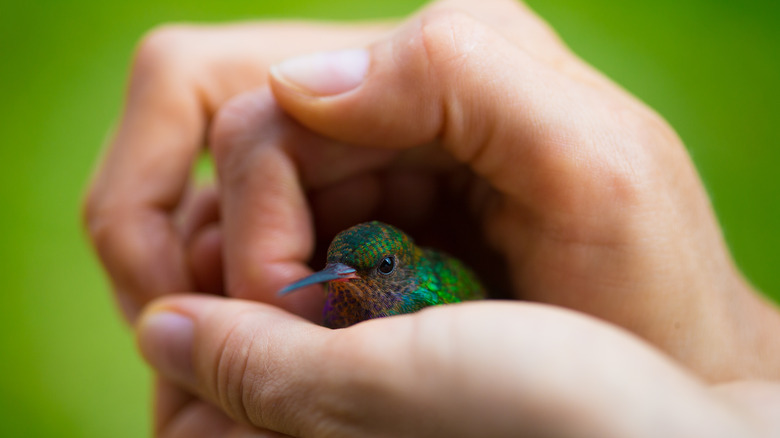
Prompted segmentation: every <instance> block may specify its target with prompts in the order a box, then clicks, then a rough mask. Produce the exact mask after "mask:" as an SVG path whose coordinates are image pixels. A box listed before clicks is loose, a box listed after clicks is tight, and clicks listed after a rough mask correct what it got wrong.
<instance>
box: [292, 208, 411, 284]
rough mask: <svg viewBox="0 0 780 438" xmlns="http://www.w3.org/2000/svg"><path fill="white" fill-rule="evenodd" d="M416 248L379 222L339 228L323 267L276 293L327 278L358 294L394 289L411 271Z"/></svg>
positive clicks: (399, 231) (403, 236)
mask: <svg viewBox="0 0 780 438" xmlns="http://www.w3.org/2000/svg"><path fill="white" fill-rule="evenodd" d="M418 257H419V250H418V249H417V247H416V246H415V245H414V242H413V241H412V239H411V237H409V236H408V235H407V234H406V233H404V232H403V231H401V230H399V229H397V228H395V227H393V226H391V225H387V224H384V223H382V222H376V221H374V222H366V223H362V224H359V225H355V226H354V227H352V228H349V229H347V230H344V231H342V232H341V233H339V234H338V235H336V237H335V238H334V239H333V241H332V242H331V244H330V247H329V248H328V257H327V264H326V265H325V269H323V270H321V271H319V272H315V273H314V274H312V275H310V276H308V277H305V278H303V279H301V280H299V281H296V282H295V283H293V284H291V285H289V286H287V287H285V288H284V289H282V290H281V291H280V292H279V293H280V294H286V293H288V292H291V291H293V290H295V289H298V288H301V287H304V286H309V285H311V284H315V283H325V282H328V283H330V284H331V285H332V287H336V288H339V289H341V288H346V289H348V290H351V291H352V292H353V294H352V295H356V296H361V295H363V292H364V291H365V290H366V289H371V290H373V291H377V290H384V291H393V290H396V289H397V287H395V286H396V285H400V284H402V283H404V282H405V281H406V280H407V279H408V278H409V277H410V275H411V274H412V273H413V271H414V263H415V261H416V260H417V258H418Z"/></svg>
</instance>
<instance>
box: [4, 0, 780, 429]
mask: <svg viewBox="0 0 780 438" xmlns="http://www.w3.org/2000/svg"><path fill="white" fill-rule="evenodd" d="M422 3H423V2H421V1H411V0H405V1H398V0H381V1H372V2H367V1H357V0H331V1H328V2H325V1H314V0H295V1H290V0H288V1H284V2H264V1H262V0H255V1H240V0H223V1H220V2H216V1H214V2H207V3H198V2H191V1H183V0H163V1H150V0H138V1H133V2H126V3H109V2H97V1H40V2H37V3H32V2H24V3H23V2H15V3H10V2H7V1H4V2H3V3H2V4H1V5H0V55H2V60H0V97H1V100H0V126H2V130H1V131H0V135H1V136H2V137H0V141H1V143H0V145H1V146H0V166H2V167H3V171H2V172H0V178H1V180H0V193H1V194H2V197H1V198H0V199H1V200H2V212H3V213H2V215H0V225H1V227H0V230H3V231H2V236H3V237H2V244H0V269H2V271H1V272H2V276H0V284H2V285H3V291H2V292H0V296H2V298H0V312H1V313H0V357H1V359H0V436H3V437H17V436H79V437H108V436H111V437H141V436H148V435H149V430H150V426H149V417H148V412H149V410H150V407H149V406H150V404H149V399H150V393H149V389H148V388H149V376H148V373H147V372H146V371H145V369H144V367H143V365H142V364H141V362H140V360H139V359H138V358H137V357H136V354H135V351H134V345H133V340H132V337H131V335H130V333H129V331H128V330H127V329H126V328H125V327H124V326H123V325H122V324H121V323H120V321H119V318H117V316H116V313H115V311H114V307H113V304H112V301H111V299H110V297H109V290H108V287H107V284H106V282H105V280H104V278H103V276H102V274H101V271H100V269H99V267H98V265H97V263H96V262H95V260H94V258H93V257H92V254H91V253H90V250H89V248H88V246H87V245H86V243H85V240H84V238H83V235H82V233H81V231H80V225H79V219H78V216H79V203H80V198H81V195H82V192H83V190H84V185H85V183H86V181H87V179H88V176H89V174H90V171H91V168H92V166H93V164H94V162H95V159H96V156H97V155H98V153H99V150H100V148H101V145H102V144H103V143H104V141H105V139H106V137H107V136H108V135H109V131H110V127H111V125H112V123H113V121H114V120H115V119H116V117H117V114H118V112H119V110H120V108H121V105H122V99H123V92H124V85H125V80H126V72H127V68H128V64H129V62H130V59H131V53H132V51H133V48H134V45H135V43H136V42H137V40H138V39H139V37H140V36H141V35H142V34H143V33H144V32H145V31H146V30H148V29H149V28H151V27H153V26H155V25H157V24H159V23H164V22H169V21H196V22H217V21H226V20H235V19H250V18H263V17H265V18H268V17H296V18H327V19H359V18H377V17H390V16H403V15H406V14H408V13H409V12H411V11H413V10H414V9H416V8H418V7H419V6H420V5H421V4H422ZM530 3H531V6H533V7H534V9H536V10H537V11H538V12H539V13H540V14H541V15H542V16H543V17H545V18H546V19H547V20H548V21H550V22H551V23H552V24H553V26H554V27H555V28H556V29H557V30H558V31H559V33H560V34H561V35H562V36H563V38H564V39H565V40H566V41H567V42H568V43H569V44H570V45H571V46H572V47H573V48H574V50H575V51H576V52H578V53H579V54H580V55H581V56H583V57H584V58H585V59H586V60H588V61H590V62H591V63H592V64H594V65H595V66H596V67H598V68H600V69H601V70H603V71H605V72H606V73H607V74H608V75H609V76H611V77H612V78H613V79H615V80H616V81H617V82H619V83H620V84H622V85H623V86H624V87H625V88H627V89H628V90H630V91H631V92H633V93H634V94H636V95H638V96H639V97H640V98H642V99H644V100H645V101H646V102H648V103H649V104H650V105H651V106H653V107H654V108H656V109H657V110H658V111H659V112H660V113H661V114H663V115H664V116H665V117H666V118H667V119H668V120H669V121H670V122H671V124H672V125H673V126H674V127H675V128H676V129H677V130H678V132H679V133H680V135H681V137H682V138H683V140H684V141H685V142H686V144H687V145H688V147H689V149H690V151H691V154H692V156H693V158H694V160H695V162H696V164H697V166H698V168H699V171H700V172H701V174H702V177H703V178H704V181H705V184H706V186H707V188H708V190H709V192H710V194H711V196H712V199H713V202H714V205H715V208H716V210H717V213H718V217H719V219H720V221H721V223H722V224H723V228H724V230H725V234H726V238H727V240H728V243H729V245H730V247H731V249H732V251H733V254H734V257H735V259H736V261H737V263H738V264H739V266H740V268H741V269H742V270H743V271H744V272H745V274H746V275H747V277H748V278H749V279H750V280H751V281H752V282H753V283H754V284H755V285H756V286H757V287H758V288H760V289H762V290H764V291H765V292H766V293H767V294H768V295H769V296H772V297H774V298H775V299H778V298H779V297H780V275H778V274H777V270H776V266H777V261H776V260H777V259H776V258H775V253H776V249H777V248H778V246H780V232H778V230H777V225H778V224H780V205H779V204H778V202H777V201H778V200H780V196H778V195H779V193H778V191H780V183H779V182H778V181H777V177H776V167H777V163H778V160H779V159H780V152H778V146H780V133H779V132H780V131H779V129H780V123H778V117H779V116H780V106H779V105H780V104H779V102H780V81H779V79H780V73H779V72H780V50H779V49H778V47H780V26H778V24H777V23H778V19H780V6H778V5H780V2H777V1H753V2H751V1H747V2H745V1H736V0H686V1H682V2H680V1H672V0H657V1H654V2H619V1H609V0H593V1H587V2H585V1H575V0H548V1H541V0H532V1H531V2H530Z"/></svg>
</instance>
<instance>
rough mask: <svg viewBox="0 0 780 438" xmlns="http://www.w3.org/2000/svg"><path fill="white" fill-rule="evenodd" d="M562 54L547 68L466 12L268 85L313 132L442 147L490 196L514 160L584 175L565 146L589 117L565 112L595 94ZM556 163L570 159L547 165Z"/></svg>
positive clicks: (447, 14) (325, 58)
mask: <svg viewBox="0 0 780 438" xmlns="http://www.w3.org/2000/svg"><path fill="white" fill-rule="evenodd" d="M532 43H533V42H531V43H530V44H532ZM561 53H566V55H565V56H564V55H562V56H564V57H565V59H563V60H561V61H560V63H559V65H557V66H552V65H549V64H550V63H549V61H544V60H541V59H538V58H537V57H534V56H532V55H531V54H530V53H529V52H528V51H527V50H525V49H523V48H522V47H521V46H518V45H515V44H514V43H513V42H511V41H509V40H508V39H506V38H505V37H504V36H502V35H501V34H499V33H498V32H495V31H494V30H493V29H492V28H490V27H488V26H487V25H485V24H483V23H482V22H479V21H477V20H476V19H474V18H472V17H471V16H470V15H467V14H465V13H462V12H458V11H451V10H444V11H443V10H433V11H426V12H423V13H422V14H421V15H420V16H418V17H416V18H414V19H412V21H410V22H408V23H407V24H406V25H405V26H403V27H401V28H400V30H399V31H398V32H396V33H395V34H394V35H392V36H390V37H389V38H387V39H386V40H383V41H380V42H378V43H376V44H374V45H372V46H371V47H369V48H368V49H356V50H347V51H338V52H324V53H316V54H313V55H308V56H303V57H298V58H292V59H289V60H287V61H284V62H282V63H280V64H277V65H276V66H274V67H273V68H272V69H271V82H270V83H271V86H272V89H273V92H274V94H275V96H276V98H277V100H278V102H279V104H280V105H281V106H282V107H283V108H284V109H285V110H286V111H287V112H288V113H289V114H291V115H292V116H293V117H294V118H296V119H297V120H298V121H299V122H301V123H302V124H304V125H305V126H307V127H308V128H309V129H312V130H314V131H316V132H318V133H320V134H324V135H326V136H329V137H332V138H335V139H338V140H340V141H344V142H348V143H354V144H364V145H374V146H385V147H411V146H415V145H421V144H426V143H429V142H431V141H440V142H441V143H442V144H443V146H444V148H445V149H446V150H447V151H448V152H449V153H450V154H452V155H453V156H455V157H456V158H458V159H459V160H461V161H463V162H467V163H469V164H470V165H471V167H472V168H473V169H474V170H475V171H476V172H477V173H478V174H480V175H481V176H483V177H486V178H487V179H488V180H489V181H490V182H491V183H492V184H493V185H494V186H495V187H496V188H498V189H502V188H505V189H506V190H517V189H518V188H520V189H522V188H523V187H522V183H523V181H518V179H519V177H518V174H519V173H520V172H519V169H518V163H520V164H521V165H522V166H523V167H524V169H523V170H525V169H528V170H529V171H531V172H539V173H541V172H543V173H544V174H546V175H556V176H557V175H561V172H568V171H569V170H571V169H576V168H578V167H582V166H581V164H582V163H581V159H580V158H581V157H580V158H578V156H580V155H582V154H577V153H576V151H575V148H573V147H572V146H573V145H579V144H580V143H581V142H579V141H578V140H580V139H585V138H590V137H592V136H593V132H592V131H593V130H592V128H591V127H590V126H588V124H590V123H591V122H592V121H594V120H598V117H599V115H598V114H595V113H597V111H592V110H589V111H582V110H580V111H576V117H579V119H578V120H573V119H574V117H575V116H573V115H572V113H574V112H575V111H573V109H577V108H580V107H579V106H578V103H577V102H580V103H586V104H590V105H591V106H594V105H592V104H591V102H592V101H593V100H594V99H593V96H592V95H591V94H592V93H593V92H594V89H590V88H588V87H585V86H583V84H582V83H581V82H580V81H579V80H577V78H576V76H577V74H576V73H572V75H573V76H571V75H569V74H564V73H563V72H562V71H560V70H558V68H560V69H562V70H565V71H566V72H576V71H579V70H578V68H580V67H581V64H580V63H579V61H578V60H577V59H576V58H574V57H573V56H570V55H568V52H565V51H562V52H561ZM573 66H580V67H576V68H575V67H573ZM586 134H587V136H586ZM562 156H563V157H567V156H568V157H570V159H569V160H566V159H557V158H556V159H555V160H550V157H562ZM561 166H566V167H570V168H571V169H569V168H566V169H561V168H560V167H561ZM526 176H527V177H526V178H525V181H531V180H534V181H535V183H536V184H538V183H540V182H541V183H544V182H545V181H544V180H540V179H539V178H533V176H534V175H528V174H527V173H526ZM558 179H559V178H558ZM555 181H556V178H550V179H549V183H551V184H554V183H555Z"/></svg>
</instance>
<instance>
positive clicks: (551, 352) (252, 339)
mask: <svg viewBox="0 0 780 438" xmlns="http://www.w3.org/2000/svg"><path fill="white" fill-rule="evenodd" d="M540 333H543V334H544V335H542V336H540V335H539V334H540ZM138 336H139V343H140V348H141V351H142V353H143V354H144V356H145V358H146V359H147V361H149V362H150V363H151V364H152V365H153V366H154V367H155V369H156V370H158V371H159V372H160V373H162V374H163V375H164V376H166V377H167V378H170V379H173V380H175V381H176V382H178V383H179V384H181V385H183V386H184V387H186V388H190V389H191V390H192V391H194V392H196V393H198V394H200V395H201V396H202V397H203V398H204V399H206V400H208V401H210V402H212V403H214V404H215V405H217V406H219V407H220V408H221V409H222V410H224V411H225V412H226V413H228V414H229V415H230V416H231V417H232V418H234V419H237V420H239V421H241V422H243V423H245V424H252V425H256V426H259V427H262V428H268V429H271V430H274V431H279V432H282V433H287V434H290V435H294V436H320V435H335V436H442V435H446V436H477V435H490V436H518V435H522V434H527V435H531V436H562V437H566V436H572V437H573V436H655V434H656V433H657V431H658V430H659V429H658V427H659V424H661V425H662V428H663V430H664V431H665V432H668V433H667V436H723V437H727V436H750V435H749V433H750V429H749V427H750V425H748V424H746V423H745V418H743V417H742V416H741V415H740V413H739V412H735V411H733V410H732V409H731V406H730V405H728V404H724V403H722V400H720V399H719V398H717V397H714V396H713V394H712V393H711V392H709V391H708V390H707V389H706V388H705V387H704V386H702V385H701V383H699V382H698V381H696V380H695V379H693V378H691V377H690V376H689V375H688V374H687V373H685V372H683V371H681V370H680V368H678V367H677V366H676V365H675V364H673V363H672V362H671V361H670V360H669V359H667V358H666V357H664V356H662V355H660V354H659V353H658V352H657V351H655V350H654V349H652V348H650V347H648V346H647V345H645V344H643V343H641V342H640V341H638V340H637V339H636V338H634V337H631V336H628V335H627V334H625V333H624V332H621V331H618V330H615V329H614V328H612V327H610V326H607V325H606V324H603V323H601V322H598V321H597V320H595V319H592V318H585V317H583V316H580V315H577V314H575V313H573V312H569V311H564V310H560V309H555V308H552V307H548V306H538V305H523V304H509V303H504V304H497V303H486V302H482V303H470V304H466V305H453V306H441V307H437V308H434V309H429V310H426V311H424V312H421V313H418V314H415V315H405V316H401V317H391V318H381V319H378V320H373V321H369V322H366V323H362V324H359V325H356V326H354V327H351V328H348V329H345V330H328V329H325V328H322V327H319V326H316V325H313V324H311V323H308V322H306V321H304V320H301V319H299V318H297V317H294V316H292V315H290V314H287V313H284V312H283V311H280V310H279V309H276V308H273V307H270V306H266V305H262V304H257V303H250V302H240V301H234V300H232V301H231V300H224V299H219V298H210V297H173V298H170V299H167V300H164V301H161V302H159V303H158V304H156V305H155V306H154V307H153V308H152V309H151V310H150V312H149V313H147V314H146V315H145V316H144V317H143V318H142V321H141V323H140V325H139V335H138ZM485 339H492V340H493V341H491V342H485ZM616 412H617V414H616Z"/></svg>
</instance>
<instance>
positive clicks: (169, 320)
mask: <svg viewBox="0 0 780 438" xmlns="http://www.w3.org/2000/svg"><path fill="white" fill-rule="evenodd" d="M137 330H138V344H139V347H140V349H141V354H143V356H144V357H145V358H146V360H147V361H148V362H149V364H150V365H151V366H152V367H153V368H155V369H156V370H157V371H159V372H160V373H162V374H163V375H164V376H166V377H168V378H170V379H174V380H175V381H177V382H180V383H184V384H189V385H193V386H194V385H195V373H194V371H193V366H192V342H193V339H194V333H195V326H194V324H193V322H192V320H191V319H190V318H188V317H186V316H184V315H181V314H179V313H175V312H170V311H165V310H163V311H156V312H154V313H152V314H149V315H145V316H143V317H142V318H141V321H140V322H139V324H138V328H137Z"/></svg>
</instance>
